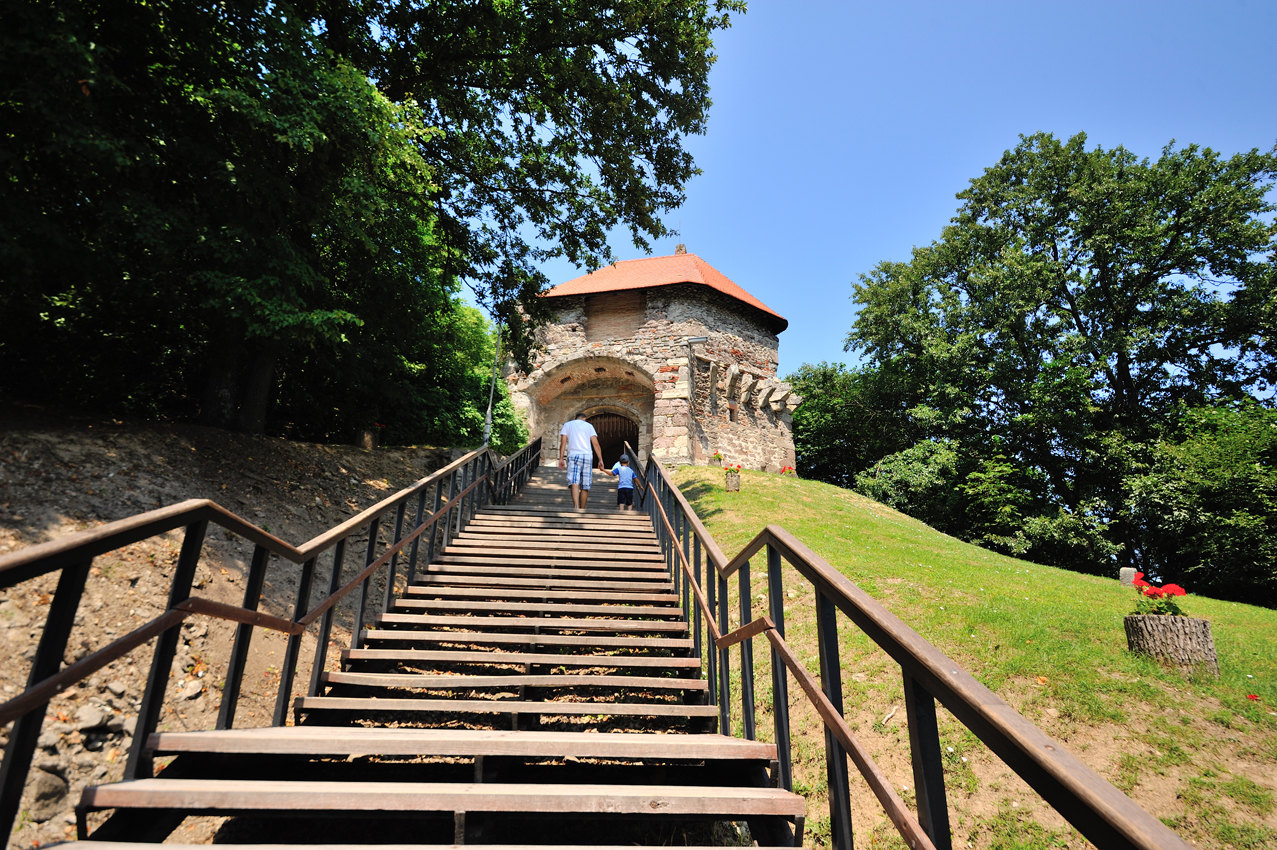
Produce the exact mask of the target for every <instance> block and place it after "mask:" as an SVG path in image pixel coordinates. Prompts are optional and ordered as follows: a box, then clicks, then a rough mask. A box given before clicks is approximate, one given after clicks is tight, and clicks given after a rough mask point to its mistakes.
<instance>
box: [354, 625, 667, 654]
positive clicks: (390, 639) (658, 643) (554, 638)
mask: <svg viewBox="0 0 1277 850" xmlns="http://www.w3.org/2000/svg"><path fill="white" fill-rule="evenodd" d="M363 643H364V644H369V643H453V644H457V643H465V644H475V645H485V644H486V645H489V646H491V645H504V646H524V647H528V648H530V649H531V648H536V647H555V646H560V647H586V648H591V649H593V648H604V647H607V648H612V649H636V650H644V651H655V650H663V651H669V652H687V651H689V650H691V649H692V641H691V640H690V639H681V638H649V637H617V636H614V635H528V634H515V633H512V634H488V633H485V632H461V631H422V630H409V629H368V630H365V631H364V632H363Z"/></svg>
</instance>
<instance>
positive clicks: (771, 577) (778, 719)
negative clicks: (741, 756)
mask: <svg viewBox="0 0 1277 850" xmlns="http://www.w3.org/2000/svg"><path fill="white" fill-rule="evenodd" d="M767 605H768V612H769V613H770V615H771V620H772V623H773V625H775V626H776V633H777V634H778V635H780V638H781V639H782V640H784V638H785V588H784V586H783V581H782V579H781V571H780V552H778V551H777V550H776V547H775V546H772V545H771V544H770V543H769V544H768V545H767ZM772 723H773V726H774V728H775V730H776V767H777V770H778V772H779V774H780V775H779V777H778V779H779V782H780V786H781V787H782V788H784V789H785V790H786V791H792V790H793V789H794V769H793V757H792V755H791V753H790V743H789V675H788V673H787V672H786V670H785V661H784V659H782V658H781V657H780V650H778V649H777V648H776V647H774V646H773V647H772Z"/></svg>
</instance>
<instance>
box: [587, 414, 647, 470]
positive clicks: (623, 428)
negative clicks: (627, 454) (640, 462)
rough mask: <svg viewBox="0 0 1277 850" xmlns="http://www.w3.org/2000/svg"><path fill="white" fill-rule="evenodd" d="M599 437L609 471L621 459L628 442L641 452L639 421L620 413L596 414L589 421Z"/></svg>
mask: <svg viewBox="0 0 1277 850" xmlns="http://www.w3.org/2000/svg"><path fill="white" fill-rule="evenodd" d="M587 421H588V422H589V423H590V424H591V425H593V426H594V430H595V431H597V432H598V435H599V448H601V449H603V465H604V466H606V467H607V468H608V469H611V468H612V464H614V463H616V461H617V459H618V458H620V456H621V452H623V451H625V443H626V442H628V443H629V444H630V445H631V446H633V447H634V450H635V451H638V450H639V444H638V442H639V424H638V420H636V419H631V418H629V417H628V416H623V415H621V414H620V413H596V414H594V415H593V416H591V417H590V418H589V419H588V420H587ZM635 460H637V459H635Z"/></svg>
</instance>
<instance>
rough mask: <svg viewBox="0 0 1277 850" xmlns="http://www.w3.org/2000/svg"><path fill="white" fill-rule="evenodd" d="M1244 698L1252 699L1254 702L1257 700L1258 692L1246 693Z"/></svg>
mask: <svg viewBox="0 0 1277 850" xmlns="http://www.w3.org/2000/svg"><path fill="white" fill-rule="evenodd" d="M1246 699H1253V700H1254V701H1255V702H1259V694H1246Z"/></svg>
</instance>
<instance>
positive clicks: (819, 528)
mask: <svg viewBox="0 0 1277 850" xmlns="http://www.w3.org/2000/svg"><path fill="white" fill-rule="evenodd" d="M722 479H723V476H722V472H721V471H720V470H717V469H709V468H705V467H684V468H682V469H680V470H679V471H678V472H677V475H676V477H675V480H676V482H677V483H678V484H679V486H680V488H682V490H683V492H684V494H685V495H686V496H687V497H688V499H689V501H690V502H691V503H692V504H693V506H694V507H695V509H696V510H697V511H698V513H699V514H700V516H701V518H702V520H703V521H704V522H705V524H706V527H707V528H708V529H709V531H710V533H711V534H713V535H714V537H715V539H716V540H717V542H718V543H719V545H720V546H721V547H722V549H723V551H724V552H725V553H726V554H727V556H728V557H729V558H730V557H732V556H733V555H735V554H736V553H737V552H738V551H740V549H741V548H743V547H744V545H745V544H746V543H747V542H749V540H751V539H752V538H753V537H754V536H755V535H756V534H757V533H758V532H759V531H760V530H761V529H763V528H764V527H765V526H767V525H771V524H775V525H780V526H783V527H784V528H785V529H786V530H788V531H789V532H790V533H791V534H793V535H795V536H796V537H797V538H798V539H800V540H802V541H803V542H804V543H805V544H806V545H808V546H809V547H810V548H811V549H812V550H814V551H815V552H816V553H817V554H818V555H820V556H821V557H823V558H824V559H825V560H827V561H828V562H829V563H830V564H832V565H833V566H835V567H836V568H837V569H838V570H840V571H841V572H842V573H843V574H844V575H846V576H847V577H848V578H850V579H851V580H852V581H853V582H855V583H856V584H857V585H859V586H860V587H861V588H862V589H863V590H865V591H866V592H867V593H869V594H870V595H871V596H873V597H874V598H875V599H877V600H878V601H879V602H881V603H882V604H883V605H884V606H885V607H886V608H887V609H888V610H890V611H891V612H892V613H894V614H895V615H897V616H898V617H900V618H901V619H902V620H904V622H905V623H907V624H908V625H909V626H910V627H912V628H913V629H915V630H916V631H917V632H918V633H919V634H920V635H921V636H922V637H923V638H925V639H926V640H928V641H930V642H931V643H932V644H934V645H935V646H937V647H938V648H939V649H940V650H942V651H943V652H945V653H946V654H948V655H949V656H950V657H951V658H952V659H954V660H955V661H956V662H957V663H958V664H960V665H961V666H963V667H964V668H965V669H966V670H967V671H969V672H970V673H972V674H973V675H974V676H975V677H976V678H977V679H978V680H980V681H981V682H982V683H983V684H985V685H986V686H988V687H989V688H990V689H992V690H993V691H994V692H995V693H997V694H998V695H999V696H1001V697H1002V698H1003V699H1005V700H1007V701H1008V702H1010V703H1011V704H1012V705H1013V706H1014V707H1015V708H1016V709H1017V710H1019V711H1020V712H1021V713H1022V714H1024V715H1025V716H1026V717H1027V718H1028V719H1030V720H1031V721H1033V722H1034V723H1037V724H1039V725H1041V726H1043V727H1044V728H1046V729H1047V731H1048V733H1049V734H1051V735H1052V736H1053V737H1057V738H1063V740H1064V742H1065V744H1066V746H1069V747H1070V748H1073V747H1074V746H1075V745H1074V744H1072V743H1071V741H1072V740H1074V739H1077V740H1078V741H1079V742H1082V746H1085V747H1091V746H1094V747H1096V748H1101V747H1102V746H1103V745H1104V743H1105V740H1107V741H1108V742H1109V743H1110V744H1111V742H1112V741H1114V740H1121V741H1122V747H1121V748H1122V749H1125V750H1126V751H1127V752H1118V751H1117V749H1119V748H1117V747H1112V746H1110V747H1109V749H1113V750H1114V752H1112V753H1111V754H1110V755H1108V756H1103V757H1101V758H1100V762H1096V761H1095V760H1094V759H1091V758H1088V754H1087V752H1086V751H1085V750H1082V751H1078V750H1074V752H1075V754H1076V755H1078V756H1079V757H1080V758H1082V759H1083V760H1084V761H1087V762H1088V763H1089V764H1090V765H1091V766H1092V767H1093V768H1094V769H1096V770H1097V771H1099V772H1101V773H1102V774H1104V775H1105V776H1106V777H1108V778H1109V779H1110V781H1113V782H1115V784H1117V785H1118V786H1119V787H1121V788H1122V790H1123V791H1126V792H1128V793H1131V794H1132V795H1133V796H1135V798H1136V799H1137V800H1138V799H1139V793H1140V790H1141V788H1142V787H1143V786H1144V785H1145V784H1146V783H1151V782H1155V781H1171V782H1178V783H1181V784H1182V783H1183V782H1186V781H1187V779H1186V778H1185V776H1181V774H1184V775H1188V774H1192V775H1196V771H1197V770H1198V769H1199V768H1202V767H1205V766H1209V765H1218V764H1221V763H1225V764H1228V763H1231V761H1232V760H1233V759H1235V758H1244V759H1247V760H1250V761H1253V762H1255V763H1256V764H1259V765H1260V766H1261V767H1262V770H1261V771H1259V772H1260V774H1261V775H1253V776H1249V777H1242V778H1241V779H1243V780H1245V781H1248V782H1251V784H1252V785H1254V788H1250V787H1249V786H1245V787H1243V784H1242V783H1241V782H1240V781H1236V782H1234V784H1233V785H1231V786H1228V788H1230V789H1231V792H1229V791H1228V790H1226V789H1224V790H1220V791H1219V793H1221V794H1223V795H1224V796H1225V797H1227V798H1228V803H1227V805H1226V806H1220V805H1214V804H1212V805H1214V808H1213V809H1211V811H1210V817H1209V818H1208V819H1206V820H1209V821H1210V822H1209V823H1207V822H1206V821H1205V820H1204V819H1203V818H1200V817H1197V816H1195V815H1193V814H1192V813H1188V814H1184V815H1183V816H1181V815H1180V814H1178V813H1163V812H1155V813H1156V814H1158V815H1159V816H1164V817H1165V818H1166V819H1168V820H1170V821H1172V822H1174V824H1175V827H1174V828H1176V829H1178V830H1181V832H1182V833H1183V834H1185V835H1191V836H1192V837H1193V838H1194V840H1197V841H1198V844H1199V846H1219V847H1224V846H1228V844H1227V843H1223V842H1224V839H1223V837H1222V836H1224V835H1226V834H1234V833H1235V834H1237V835H1240V836H1243V837H1244V838H1245V840H1244V841H1243V842H1242V844H1241V845H1240V846H1248V844H1249V843H1250V842H1251V840H1252V839H1251V836H1252V835H1260V836H1266V835H1268V834H1269V832H1270V831H1271V830H1270V827H1268V826H1265V825H1264V821H1265V818H1266V817H1267V816H1268V814H1269V813H1270V811H1271V805H1272V803H1271V801H1272V795H1273V793H1274V790H1275V789H1274V786H1275V785H1277V716H1274V711H1277V611H1273V610H1269V609H1264V608H1256V607H1253V606H1249V605H1242V604H1237V603H1231V602H1222V601H1219V600H1213V599H1206V598H1203V597H1198V596H1194V595H1191V592H1192V588H1191V587H1190V588H1188V590H1189V592H1190V595H1189V596H1188V597H1187V598H1186V599H1185V600H1184V607H1185V610H1186V611H1187V613H1188V614H1189V615H1190V616H1194V617H1204V618H1207V619H1209V620H1210V621H1211V626H1212V633H1213V637H1214V640H1215V645H1216V650H1217V652H1218V655H1219V661H1220V676H1219V678H1218V679H1216V678H1215V677H1213V676H1209V675H1195V676H1191V677H1185V676H1183V675H1181V674H1180V673H1179V672H1178V671H1176V670H1172V669H1167V668H1164V667H1162V666H1160V665H1158V664H1156V663H1154V662H1152V661H1150V660H1148V659H1145V658H1142V657H1139V656H1134V655H1132V654H1130V653H1129V652H1127V649H1126V638H1125V633H1124V631H1123V626H1122V618H1123V617H1124V616H1125V615H1126V614H1129V613H1131V610H1132V608H1133V603H1134V591H1133V590H1131V589H1130V588H1125V587H1122V586H1121V585H1120V584H1119V582H1118V581H1117V580H1116V576H1115V575H1114V577H1112V578H1105V577H1099V576H1088V575H1082V574H1079V573H1074V572H1069V571H1066V570H1060V569H1055V568H1051V567H1045V566H1040V565H1037V564H1032V563H1028V562H1025V561H1020V560H1016V559H1014V558H1008V557H1004V556H1002V555H998V554H995V553H993V552H989V551H986V550H983V549H980V548H978V547H975V546H971V545H969V544H966V543H963V542H961V541H959V540H956V539H954V538H952V537H949V536H946V535H943V534H940V533H938V532H936V531H934V530H933V529H931V528H929V527H927V526H925V525H923V524H922V523H920V522H917V521H915V520H913V519H911V518H909V517H906V516H904V515H902V514H900V513H898V512H896V511H894V510H892V509H890V508H887V507H885V506H883V505H880V504H877V503H875V502H872V501H870V500H869V499H866V498H864V497H862V496H860V495H858V494H855V493H852V492H849V491H846V490H841V489H839V488H836V487H831V486H829V485H825V484H821V483H819V482H811V481H803V480H800V479H797V478H792V477H781V476H776V475H768V474H766V473H760V472H750V471H744V472H742V479H741V490H740V492H738V493H727V492H725V491H724V489H723V480H722ZM752 566H753V575H752V579H753V581H752V585H751V590H750V595H751V599H752V603H753V607H752V615H753V616H758V615H759V614H763V613H766V602H765V600H766V595H765V594H766V592H767V588H766V584H765V579H766V572H765V559H764V558H763V557H762V556H761V555H760V556H758V557H757V558H756V559H755V561H754V564H753V565H752ZM1113 572H1114V573H1116V569H1114V571H1113ZM734 584H735V582H734V581H733V585H734ZM785 598H786V612H785V616H786V632H787V638H788V639H789V641H790V642H791V643H792V644H793V645H794V646H795V649H796V651H797V654H798V656H799V658H800V659H801V660H802V661H803V663H804V664H806V665H807V666H808V669H810V670H812V671H813V672H815V671H817V670H818V664H817V661H816V639H815V630H814V603H813V598H812V592H811V590H810V588H809V587H808V586H807V585H806V583H805V582H804V581H803V580H802V579H801V577H799V576H798V575H797V574H796V573H794V572H793V571H792V570H786V576H785ZM732 612H733V621H732V625H733V626H735V625H737V624H738V623H737V619H736V618H737V613H736V612H737V608H736V602H735V599H733V602H732ZM839 637H840V645H841V650H842V660H843V680H844V696H845V704H846V706H847V707H848V708H847V712H846V713H847V715H848V720H849V723H850V724H851V726H852V728H853V730H854V731H855V732H856V734H857V735H864V736H866V740H867V742H868V744H869V746H870V747H871V749H874V748H876V749H881V750H882V751H884V752H887V751H889V750H890V749H891V748H892V747H894V746H895V745H896V743H897V739H898V738H899V737H900V730H901V729H902V728H903V725H902V724H903V719H904V718H903V715H904V709H903V691H902V685H901V683H900V671H899V667H898V666H897V665H895V663H894V662H892V661H891V660H890V659H889V658H887V657H886V656H885V654H883V653H882V652H881V651H880V650H878V649H877V648H876V647H875V646H874V645H873V644H872V643H871V642H870V641H869V640H868V639H867V638H865V637H864V636H863V635H860V634H859V633H857V632H856V631H855V629H854V627H853V626H852V624H851V623H850V622H849V621H847V620H846V619H845V618H840V620H839ZM764 643H765V641H757V640H756V641H755V655H756V658H757V659H758V660H757V661H756V671H755V672H756V681H757V685H756V687H757V688H758V690H759V692H760V693H762V692H763V691H764V689H767V688H769V687H770V685H769V684H768V683H769V681H770V680H769V678H768V676H769V674H768V672H767V669H766V659H765V656H764V653H763V652H762V651H761V646H760V645H761V644H764ZM733 665H734V666H733V673H734V674H735V675H737V676H738V675H739V671H738V670H736V669H735V662H733ZM737 684H738V683H737ZM737 693H738V690H736V689H735V686H734V690H733V695H734V696H735V695H736V694H737ZM1248 694H1249V695H1255V696H1257V697H1258V699H1257V700H1252V699H1248V696H1247V695H1248ZM801 699H802V697H801V694H800V693H799V692H798V691H797V689H792V690H791V702H794V701H796V700H801ZM892 706H899V711H898V712H897V715H896V716H895V717H894V718H892V719H891V720H890V721H889V722H886V723H883V722H882V718H883V717H884V716H885V714H886V713H887V711H888V710H889V709H890V708H891V707H892ZM813 722H814V721H813ZM770 723H771V720H770V717H767V718H764V717H762V716H760V717H759V720H758V725H759V728H760V734H765V733H766V731H767V730H768V729H769V728H770ZM1096 730H1104V731H1103V733H1102V734H1099V733H1097V731H1096ZM817 731H818V730H817ZM964 736H965V737H964ZM941 737H942V740H943V741H945V742H946V745H953V746H954V747H955V752H958V753H959V756H958V757H959V758H960V757H961V755H962V754H966V756H967V758H968V759H969V761H968V762H967V763H966V764H968V765H971V764H973V763H974V762H976V761H981V762H985V761H987V760H988V759H989V758H991V756H990V755H989V754H988V753H987V751H985V750H983V749H982V746H981V745H978V742H975V740H974V738H973V737H971V736H970V733H968V732H966V730H965V729H964V728H963V727H962V726H961V725H960V724H958V723H957V722H956V721H954V720H953V718H951V717H950V716H949V715H948V714H947V713H945V712H942V716H941ZM813 747H814V748H815V749H818V750H820V752H816V753H812V754H810V755H809V754H807V753H804V760H805V761H810V762H813V763H819V764H820V765H821V768H820V771H819V773H820V774H822V778H823V746H820V742H819V740H816V741H814V742H813V743H812V745H811V746H809V747H808V748H809V749H811V748H813ZM960 747H961V752H959V749H960ZM904 752H905V756H904V757H905V759H906V760H907V753H908V743H907V734H905V735H904ZM795 762H796V763H798V762H799V758H798V756H797V754H796V756H795ZM962 765H963V763H962V762H960V761H959V762H958V763H957V765H956V766H955V765H951V764H949V763H948V762H946V772H947V774H948V775H950V778H949V782H950V802H951V811H952V810H953V809H954V807H955V806H956V804H957V803H956V802H955V800H956V799H957V798H958V797H960V796H961V795H962V794H981V793H984V794H987V793H991V792H990V789H989V788H987V787H986V788H980V781H979V779H978V775H977V774H976V773H972V768H971V767H967V768H966V769H965V771H964V770H962ZM906 770H907V764H906ZM798 774H799V771H798V770H797V768H796V770H795V775H798ZM967 774H971V775H970V776H968V775H967ZM1166 777H1170V779H1166ZM807 781H808V784H809V785H810V786H812V787H814V786H816V785H817V784H818V783H817V781H816V780H815V778H814V777H813V778H812V779H810V780H807ZM821 784H823V783H821ZM909 784H910V785H911V784H912V782H909ZM972 788H975V789H976V790H968V789H972ZM1176 790H1182V789H1176ZM822 791H823V789H822ZM1190 796H1198V797H1199V799H1200V795H1193V794H1192V793H1191V792H1190ZM1265 800H1267V801H1268V802H1267V804H1265V802H1264V801H1265ZM820 805H821V806H823V802H820ZM1180 805H1181V807H1182V805H1183V804H1182V802H1181V804H1180ZM1265 805H1267V806H1268V807H1269V808H1268V809H1267V810H1265V808H1264V807H1265ZM809 813H810V814H811V815H818V814H821V813H823V810H822V809H821V808H819V807H818V806H817V805H816V804H814V803H813V804H812V805H811V806H810V808H809ZM1022 817H1023V813H1022V812H1016V811H1014V810H1013V809H1010V808H1008V807H1006V806H1000V807H997V808H995V810H993V811H992V812H991V813H989V814H987V815H985V816H983V817H982V818H972V819H969V822H968V823H966V824H965V825H964V828H965V829H967V830H968V831H969V833H968V834H971V835H977V836H983V837H981V838H980V839H979V841H977V843H976V844H975V846H1043V847H1054V846H1074V845H1073V844H1071V843H1066V844H1060V843H1059V842H1061V841H1066V840H1080V839H1076V838H1075V839H1066V838H1065V837H1063V836H1065V835H1067V834H1072V833H1071V831H1070V830H1066V831H1065V832H1064V833H1062V832H1060V831H1059V830H1057V829H1055V828H1050V829H1045V830H1044V831H1042V832H1041V833H1038V832H1037V831H1036V830H1029V831H1030V832H1032V833H1033V834H1034V835H1037V836H1038V838H1039V839H1040V840H1039V841H1037V843H1031V844H1017V843H1004V842H1002V841H1001V840H998V841H996V842H995V841H992V839H991V836H994V835H1001V834H1005V833H1006V830H1008V829H1010V826H1011V823H1012V822H1013V821H1014V822H1016V823H1018V822H1019V820H1020V819H1022ZM809 823H810V821H809ZM1230 831H1231V832H1230ZM954 837H955V842H957V841H958V839H959V837H960V836H959V830H957V829H955V836H954ZM1199 839H1200V840H1199ZM964 841H965V839H964ZM959 846H961V844H959Z"/></svg>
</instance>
